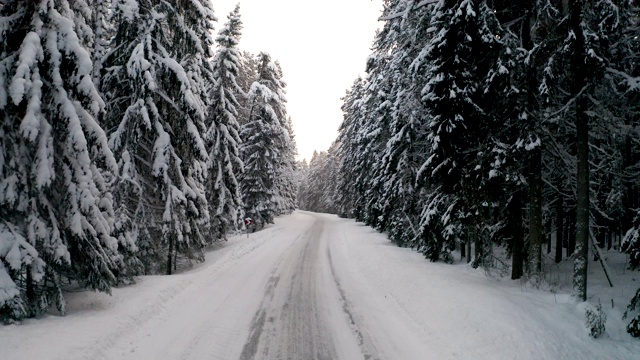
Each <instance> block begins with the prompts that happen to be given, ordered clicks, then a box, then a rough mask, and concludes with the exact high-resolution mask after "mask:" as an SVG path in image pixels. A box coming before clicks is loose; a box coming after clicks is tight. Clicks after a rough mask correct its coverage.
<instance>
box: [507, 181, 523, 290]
mask: <svg viewBox="0 0 640 360" xmlns="http://www.w3.org/2000/svg"><path fill="white" fill-rule="evenodd" d="M508 206H509V208H508V209H509V216H510V217H511V219H510V222H511V254H512V257H511V279H513V280H515V279H520V278H521V277H522V275H523V274H524V254H523V253H522V252H523V247H524V246H523V243H522V239H523V238H524V231H523V228H522V195H521V193H520V191H517V192H516V193H515V194H513V198H512V199H511V202H509V205H508Z"/></svg>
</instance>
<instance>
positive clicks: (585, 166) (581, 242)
mask: <svg viewBox="0 0 640 360" xmlns="http://www.w3.org/2000/svg"><path fill="white" fill-rule="evenodd" d="M583 3H584V0H575V1H574V2H572V4H571V11H570V24H571V25H570V26H571V29H572V30H573V32H574V34H575V49H574V53H573V59H572V68H573V73H574V74H575V75H574V82H575V83H574V88H573V95H574V96H577V99H576V147H577V155H578V170H577V171H578V173H577V176H576V179H577V184H576V196H577V207H576V259H575V262H574V266H573V295H574V296H575V297H576V298H577V299H578V300H580V301H586V300H587V267H588V264H589V259H588V253H589V124H588V120H589V118H588V116H587V113H586V110H587V104H586V98H585V96H584V95H579V96H578V94H579V93H580V92H581V91H582V90H583V89H584V87H585V86H586V81H585V80H586V79H585V75H586V74H584V68H585V63H584V56H585V51H584V35H583V33H582V29H581V27H580V21H581V13H582V6H583Z"/></svg>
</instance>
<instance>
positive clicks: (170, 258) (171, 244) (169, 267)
mask: <svg viewBox="0 0 640 360" xmlns="http://www.w3.org/2000/svg"><path fill="white" fill-rule="evenodd" d="M174 246H175V244H174V241H173V235H169V253H168V254H167V275H171V271H172V270H173V265H172V261H173V251H174Z"/></svg>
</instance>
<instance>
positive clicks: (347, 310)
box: [327, 247, 378, 360]
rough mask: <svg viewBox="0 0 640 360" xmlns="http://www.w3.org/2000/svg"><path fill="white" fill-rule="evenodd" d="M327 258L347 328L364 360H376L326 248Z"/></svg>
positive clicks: (374, 350)
mask: <svg viewBox="0 0 640 360" xmlns="http://www.w3.org/2000/svg"><path fill="white" fill-rule="evenodd" d="M327 258H328V259H329V268H330V269H331V276H332V278H333V281H334V283H335V285H336V287H337V288H338V293H339V294H340V302H341V303H342V311H343V312H344V314H345V315H346V317H347V318H348V319H349V327H350V328H351V331H353V333H354V335H355V336H356V339H357V341H358V347H359V348H360V351H361V352H362V355H363V356H364V358H365V360H378V358H377V357H375V356H374V355H372V353H374V354H375V353H378V351H377V350H376V348H375V345H374V344H373V342H372V340H371V339H370V337H369V336H368V334H366V333H363V332H362V330H360V329H361V327H362V324H359V323H360V321H359V320H358V319H357V318H356V316H355V315H354V312H353V310H352V305H351V303H350V302H349V300H348V299H347V296H346V294H345V292H344V290H343V288H342V285H341V284H340V281H339V280H338V277H337V276H336V272H335V268H334V265H333V259H332V258H331V251H330V249H329V248H328V247H327ZM369 349H372V350H373V351H370V350H369Z"/></svg>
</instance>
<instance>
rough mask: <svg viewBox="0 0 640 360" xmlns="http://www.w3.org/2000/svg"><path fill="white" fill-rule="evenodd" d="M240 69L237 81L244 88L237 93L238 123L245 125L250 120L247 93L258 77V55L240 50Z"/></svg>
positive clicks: (249, 105)
mask: <svg viewBox="0 0 640 360" xmlns="http://www.w3.org/2000/svg"><path fill="white" fill-rule="evenodd" d="M239 57H240V69H239V73H238V76H237V77H236V83H237V84H238V86H240V89H242V93H240V94H236V100H238V104H239V108H238V124H240V126H242V125H244V124H246V123H247V121H249V115H250V113H251V104H250V101H249V97H248V96H247V94H248V93H249V90H250V89H251V84H253V82H254V81H256V80H257V79H258V63H257V61H256V56H255V55H254V54H251V53H250V52H247V51H240V56H239Z"/></svg>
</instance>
